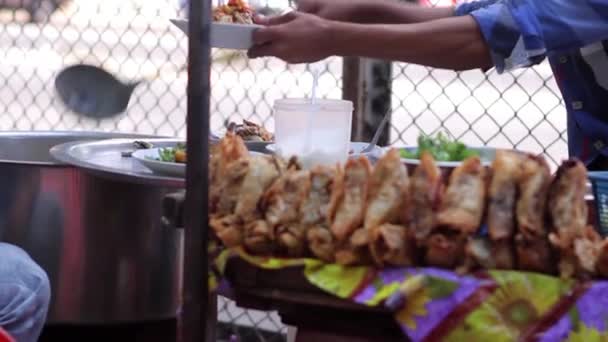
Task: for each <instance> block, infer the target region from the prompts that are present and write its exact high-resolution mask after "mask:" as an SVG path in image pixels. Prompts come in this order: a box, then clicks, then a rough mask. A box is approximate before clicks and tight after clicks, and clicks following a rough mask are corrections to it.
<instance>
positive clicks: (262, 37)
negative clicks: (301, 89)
mask: <svg viewBox="0 0 608 342" xmlns="http://www.w3.org/2000/svg"><path fill="white" fill-rule="evenodd" d="M269 25H270V26H268V27H266V28H262V29H259V30H257V31H256V32H254V34H253V40H254V43H255V46H254V47H253V48H251V49H250V50H249V57H251V58H255V57H263V56H275V57H278V58H281V59H283V60H285V61H287V62H290V63H306V62H313V61H318V60H320V59H323V58H326V57H328V56H332V55H337V56H359V57H369V58H378V59H389V60H396V61H403V62H408V63H416V64H422V65H428V66H434V67H438V68H448V69H456V70H463V69H473V68H487V67H490V66H491V59H490V54H489V51H488V49H487V47H486V44H485V42H484V40H483V38H482V36H481V33H480V31H479V27H478V26H477V24H476V22H475V20H474V19H473V18H472V17H470V16H461V17H449V18H444V19H439V20H433V21H428V22H423V23H418V24H401V25H384V24H367V25H364V24H353V23H345V22H338V21H328V20H323V19H320V18H318V17H316V16H313V15H308V14H304V13H296V12H292V13H288V14H286V15H284V16H282V17H275V18H272V19H271V20H270V22H269Z"/></svg>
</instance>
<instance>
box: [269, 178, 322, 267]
mask: <svg viewBox="0 0 608 342" xmlns="http://www.w3.org/2000/svg"><path fill="white" fill-rule="evenodd" d="M310 181H311V178H310V172H309V171H302V170H295V169H291V170H288V171H287V172H286V173H285V174H284V175H282V176H281V177H279V178H278V179H277V180H276V181H275V182H274V183H273V184H272V186H271V187H270V188H269V189H268V191H267V192H266V194H265V195H264V200H263V208H264V211H265V218H266V222H268V224H269V225H270V226H271V229H274V230H275V231H276V233H275V236H276V237H277V238H278V240H277V244H278V246H277V248H278V249H279V250H280V251H282V252H284V253H285V254H287V255H289V256H294V257H298V256H304V253H305V251H306V228H307V225H305V224H304V223H302V222H301V219H300V207H301V205H302V203H303V202H304V201H305V199H306V198H307V197H308V193H309V192H310V187H311V183H310Z"/></svg>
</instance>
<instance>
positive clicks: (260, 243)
mask: <svg viewBox="0 0 608 342" xmlns="http://www.w3.org/2000/svg"><path fill="white" fill-rule="evenodd" d="M275 240H276V239H275V236H274V230H273V229H272V227H271V226H270V225H269V224H268V223H267V222H266V221H264V220H256V221H253V222H250V223H248V224H246V225H245V227H244V245H245V248H246V249H247V251H249V252H250V253H253V254H257V255H272V254H273V253H274V251H275Z"/></svg>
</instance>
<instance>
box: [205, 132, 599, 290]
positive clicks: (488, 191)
mask: <svg viewBox="0 0 608 342" xmlns="http://www.w3.org/2000/svg"><path fill="white" fill-rule="evenodd" d="M586 181H587V173H586V168H585V166H584V165H583V164H582V163H581V162H579V161H577V160H568V161H565V162H564V163H563V164H562V165H561V166H560V167H559V169H558V171H557V173H556V174H555V175H551V173H550V170H549V167H548V165H547V163H546V161H545V160H544V158H542V157H539V156H534V155H529V154H525V153H520V152H516V151H507V150H504V151H503V150H500V151H497V154H496V158H495V160H494V161H493V163H492V165H491V167H485V166H483V165H482V163H481V161H480V160H479V158H478V157H471V158H468V159H466V160H465V161H464V162H463V163H462V164H461V165H460V166H459V167H457V168H456V169H454V170H453V172H452V173H451V174H450V176H449V179H447V181H444V177H442V174H441V171H440V169H439V167H438V166H437V164H436V162H435V160H434V159H433V158H432V156H431V155H430V154H422V156H421V160H420V164H419V165H418V166H417V168H416V169H415V170H414V172H412V174H411V175H410V174H408V172H407V170H406V168H405V166H404V165H403V164H402V163H401V161H400V156H399V152H398V151H397V150H390V151H388V152H387V153H386V154H385V155H384V156H383V157H382V158H381V159H380V160H378V162H377V163H376V164H375V165H374V166H372V165H371V164H370V162H369V161H368V160H367V158H365V157H360V158H355V159H349V160H348V162H347V163H346V165H344V166H343V167H342V166H336V167H327V166H317V167H314V168H312V169H310V170H303V169H302V168H301V167H300V165H299V164H298V162H297V160H296V159H292V160H289V161H285V160H282V159H281V158H279V157H277V156H270V155H264V156H260V155H255V156H251V155H249V153H248V151H247V148H246V147H245V145H244V143H243V141H242V139H241V138H240V137H238V136H236V135H234V134H230V133H228V134H227V135H226V136H225V137H224V138H223V139H222V140H221V141H220V142H219V144H218V145H216V146H215V147H214V151H213V153H212V156H211V160H210V194H209V196H210V201H209V202H210V208H209V209H210V213H211V218H210V222H209V223H210V226H211V227H212V229H213V231H214V232H215V234H216V235H217V237H218V238H219V239H221V240H222V242H223V243H224V244H225V245H226V246H228V247H243V248H244V249H245V250H246V251H247V252H249V253H252V254H256V255H264V256H278V257H292V258H299V257H315V258H318V259H320V260H323V261H325V262H328V263H338V264H342V265H374V266H377V267H390V266H434V267H441V268H446V269H453V270H457V271H458V272H462V273H466V272H474V271H476V270H479V269H506V270H522V271H532V272H542V273H547V274H560V275H561V276H562V277H567V278H571V277H579V278H589V277H608V240H604V239H602V238H600V236H599V235H598V234H597V233H596V232H595V230H594V229H593V228H592V227H590V226H588V223H587V204H586V202H585V190H586ZM604 260H606V262H604Z"/></svg>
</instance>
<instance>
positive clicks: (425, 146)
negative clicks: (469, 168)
mask: <svg viewBox="0 0 608 342" xmlns="http://www.w3.org/2000/svg"><path fill="white" fill-rule="evenodd" d="M423 152H428V153H430V154H431V155H432V156H433V158H434V159H435V160H437V161H463V160H465V159H467V158H469V157H472V156H476V155H478V153H477V152H476V151H474V150H471V149H469V148H467V146H466V145H465V144H463V143H461V142H459V141H458V140H450V139H448V138H447V136H445V135H444V134H443V133H441V132H440V133H438V134H437V136H436V137H431V136H428V135H425V134H421V135H420V136H418V146H417V148H416V150H415V151H408V150H401V152H400V153H401V158H406V159H420V157H421V156H422V153H423Z"/></svg>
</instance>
